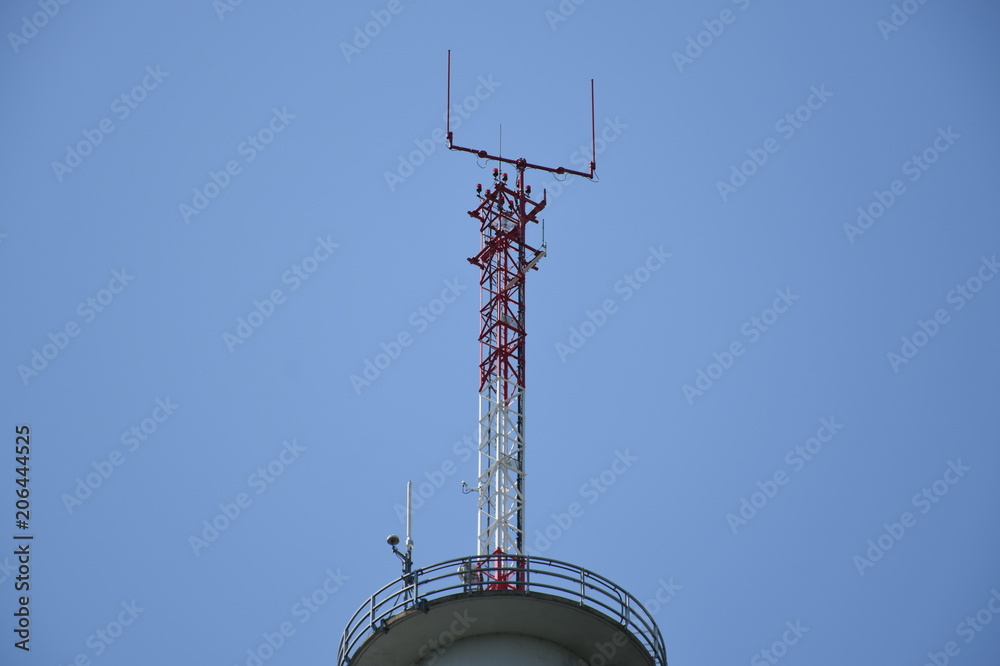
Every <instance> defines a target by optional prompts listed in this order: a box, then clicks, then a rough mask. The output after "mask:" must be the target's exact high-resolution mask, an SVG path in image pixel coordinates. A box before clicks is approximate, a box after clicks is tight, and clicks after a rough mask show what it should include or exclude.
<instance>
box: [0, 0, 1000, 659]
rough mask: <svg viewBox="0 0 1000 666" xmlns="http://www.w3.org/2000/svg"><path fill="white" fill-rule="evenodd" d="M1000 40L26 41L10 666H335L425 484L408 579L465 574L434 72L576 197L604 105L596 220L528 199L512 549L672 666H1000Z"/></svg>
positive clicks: (714, 28)
mask: <svg viewBox="0 0 1000 666" xmlns="http://www.w3.org/2000/svg"><path fill="white" fill-rule="evenodd" d="M998 19H1000V14H998V10H997V8H996V7H995V6H994V5H993V4H992V3H988V2H983V1H973V0H959V1H956V2H943V1H941V0H928V1H926V2H922V3H921V2H918V1H917V0H907V1H905V2H896V3H893V2H888V1H887V2H860V1H858V0H847V1H846V2H840V3H790V2H784V3H776V2H768V3H765V2H759V1H758V0H736V1H734V2H730V1H729V0H714V1H700V0H699V1H698V2H688V3H666V4H660V3H609V2H599V1H598V0H589V1H587V2H580V3H577V2H573V1H571V0H564V1H563V2H562V3H559V2H557V1H556V0H552V1H551V2H539V3H529V2H521V1H516V0H515V1H513V2H507V3H504V4H503V5H496V4H486V3H457V2H451V3H421V2H413V1H412V0H399V1H398V2H397V1H396V0H392V1H391V2H390V1H388V0H387V1H384V2H383V1H379V2H365V3H336V4H334V3H327V4H325V5H322V6H320V5H319V4H317V3H264V2H253V1H251V0H246V1H244V2H242V3H239V4H230V2H229V1H228V0H219V1H218V2H214V3H213V2H212V1H210V0H198V1H196V2H176V3H169V4H166V3H155V4H154V3H125V2H105V3H99V4H94V3H82V2H69V3H67V4H60V3H59V2H58V1H57V0H41V1H40V2H39V1H37V0H36V1H33V2H24V1H21V0H18V1H17V2H12V3H7V4H6V5H5V7H4V9H3V10H0V25H2V26H3V33H4V35H5V42H6V44H5V46H4V47H3V48H4V50H5V52H4V54H3V55H2V56H0V67H2V72H3V81H4V83H5V86H4V87H5V90H6V91H7V95H6V99H7V103H5V104H4V105H3V107H2V111H0V114H2V119H3V127H4V151H3V158H2V159H3V164H4V176H5V182H6V187H4V188H3V190H2V194H0V197H2V205H3V210H4V211H5V214H4V216H3V219H2V222H0V234H2V236H0V267H2V268H0V270H2V272H3V273H2V274H3V281H4V283H5V284H8V285H9V287H8V288H7V289H6V290H5V291H4V296H3V299H4V310H5V311H6V312H7V313H8V315H7V319H6V321H7V324H6V325H5V326H4V327H3V345H2V348H3V350H4V351H3V353H4V357H5V362H4V364H3V373H2V377H3V379H2V383H3V396H4V400H3V416H4V418H3V420H4V423H5V424H6V425H5V426H4V427H5V428H7V429H8V430H7V432H8V435H7V437H8V443H7V444H5V445H4V449H3V450H4V451H6V452H7V453H6V454H5V459H6V460H7V464H8V465H9V469H8V471H7V472H6V474H5V478H6V481H4V482H3V484H5V486H6V487H5V488H0V496H2V497H6V498H7V499H6V500H5V501H4V503H3V504H2V506H3V508H4V510H5V511H7V512H8V513H7V514H6V515H7V516H8V523H7V524H8V525H9V532H8V533H7V536H3V535H4V534H5V533H4V532H0V539H3V540H5V541H6V542H7V543H8V546H5V547H4V548H3V549H2V550H0V552H4V553H13V548H14V540H13V538H12V537H13V536H14V533H15V532H17V533H22V532H27V533H31V534H33V535H34V537H35V538H34V540H33V542H32V545H31V549H32V551H31V553H32V555H31V580H30V585H31V587H30V603H29V608H30V613H31V615H30V617H31V643H30V646H31V650H30V653H24V652H23V651H21V650H18V649H16V648H15V647H14V646H13V642H14V641H13V632H12V629H13V628H14V616H13V613H14V612H15V610H16V609H17V607H18V604H17V596H18V593H16V592H15V590H14V587H13V586H14V583H15V582H16V581H15V575H16V574H15V573H13V570H12V569H11V566H12V565H13V564H14V563H15V562H14V557H13V555H10V554H8V555H6V556H0V565H2V569H0V578H2V579H3V580H2V582H0V590H2V592H0V608H2V613H0V615H2V616H3V617H5V618H6V620H4V623H5V624H4V625H3V626H0V629H2V632H3V634H2V635H4V636H6V637H7V638H6V639H5V641H4V643H3V644H2V646H0V655H2V656H0V662H2V663H4V664H8V663H10V664H17V663H24V664H50V665H51V664H60V665H62V664H71V663H74V662H76V663H81V664H84V663H92V664H100V665H101V666H112V665H114V664H135V663H155V664H160V663H162V664H168V663H177V662H178V661H180V660H184V661H186V662H187V663H193V664H240V665H242V664H247V663H248V661H252V660H251V659H250V657H249V656H248V651H250V652H251V653H253V652H255V651H259V647H260V646H261V645H262V644H264V643H265V640H266V639H265V636H266V635H272V634H273V633H274V632H276V631H278V630H279V628H280V627H281V626H282V625H283V624H284V623H289V625H287V626H291V627H292V628H293V629H294V633H292V634H291V635H289V636H288V637H287V638H286V639H285V640H284V641H283V642H282V644H281V647H280V648H278V649H277V650H276V651H274V654H273V655H272V656H270V658H269V659H267V661H266V663H268V664H274V665H280V664H301V663H309V664H313V663H315V664H319V663H331V662H332V661H333V660H334V659H335V657H336V649H337V641H338V639H339V636H340V633H341V631H342V630H343V627H344V625H345V623H346V621H347V620H348V618H349V617H350V615H351V614H352V613H353V612H354V611H355V610H356V608H357V607H358V606H359V605H360V604H361V603H362V602H363V601H364V600H365V599H366V598H367V597H368V596H369V595H370V594H371V593H372V592H374V591H375V590H376V589H377V588H378V587H380V586H381V585H383V584H384V583H386V582H388V581H389V580H391V579H392V578H393V577H394V576H396V575H397V574H398V562H397V561H396V559H395V558H394V557H392V555H391V553H390V552H389V550H388V547H387V546H386V545H385V543H384V539H385V536H386V535H387V534H388V533H389V532H399V531H401V530H402V524H401V522H400V520H399V514H398V510H397V505H398V504H400V503H401V502H402V501H403V495H404V488H405V483H406V481H407V480H408V479H412V480H413V481H414V483H415V485H416V487H417V493H418V497H419V500H418V502H419V508H418V509H417V511H416V514H415V535H414V536H415V540H416V544H417V545H416V550H415V553H414V554H415V558H416V560H417V565H418V566H419V565H420V564H431V563H434V562H438V561H442V560H445V559H449V558H452V557H458V556H462V555H466V554H471V553H473V552H474V550H475V536H476V532H475V526H474V520H475V515H474V514H475V505H474V500H473V499H472V498H471V496H469V495H463V494H462V492H461V489H460V484H461V482H462V481H463V480H467V481H470V482H471V481H472V480H473V478H474V476H475V473H476V472H475V470H476V465H475V457H474V456H473V455H472V451H473V449H472V448H471V445H470V444H469V442H470V441H472V440H470V439H469V438H470V437H471V438H473V439H474V437H475V429H476V420H477V395H476V390H477V371H478V350H477V343H476V337H477V332H478V325H479V321H478V298H477V294H476V285H477V278H478V275H477V272H476V268H475V267H473V266H471V265H470V264H469V263H468V262H467V261H466V258H467V257H469V256H472V255H474V254H475V253H476V252H477V251H478V243H479V239H478V228H477V225H476V224H475V222H474V221H473V220H472V219H471V218H470V217H469V216H468V215H467V214H466V211H468V210H470V209H472V208H473V207H474V206H475V204H476V199H475V189H474V188H475V185H476V183H478V182H486V181H487V180H488V177H489V176H488V173H489V171H488V170H483V169H480V168H479V166H480V165H477V163H476V160H475V158H474V157H473V156H471V155H468V154H464V153H457V152H455V153H450V154H449V153H448V151H447V150H445V148H444V146H443V145H442V142H441V140H440V139H441V132H442V130H443V129H444V112H445V106H446V105H445V62H446V53H447V50H448V49H451V50H452V57H453V74H452V97H453V102H454V103H455V104H457V105H459V106H457V107H456V112H455V113H456V114H458V117H459V118H461V122H460V123H459V122H458V121H456V120H455V119H454V118H453V121H454V124H455V125H456V126H455V127H453V129H455V131H456V135H455V136H456V141H457V142H458V143H460V144H461V145H467V146H474V147H482V148H484V149H487V150H490V151H494V150H497V149H499V145H498V143H499V133H500V126H501V124H502V127H503V153H504V155H508V156H523V157H526V158H527V159H529V160H530V161H533V162H537V163H542V164H552V165H557V164H563V165H566V166H574V165H576V166H579V164H580V162H581V161H586V158H585V153H586V151H587V150H589V126H588V124H589V117H588V116H589V80H590V79H591V78H593V79H595V81H596V84H595V85H596V91H597V103H596V120H597V126H598V133H599V136H602V138H603V141H602V143H601V144H599V146H598V149H599V150H598V153H599V154H598V156H597V165H598V166H597V173H598V176H599V182H598V183H596V184H595V183H590V182H586V181H584V180H580V179H576V180H573V179H570V180H567V181H566V182H562V183H558V182H555V181H554V179H553V177H552V176H550V175H546V174H541V173H533V174H530V175H529V178H528V182H529V184H531V185H532V187H533V189H535V190H536V191H539V190H541V189H543V188H546V189H547V192H548V199H549V205H548V207H547V208H546V210H545V222H546V224H545V241H546V243H547V247H548V256H547V257H545V258H544V259H543V260H542V261H541V263H540V264H539V268H540V270H539V271H537V272H536V273H533V274H532V275H531V281H530V284H529V287H528V320H529V336H528V359H529V360H528V381H529V388H528V391H529V394H528V395H529V397H528V405H529V407H528V409H529V412H528V416H527V424H528V426H527V428H528V429H527V437H528V445H527V446H528V449H527V451H528V452H527V466H528V475H529V476H528V482H527V489H528V509H527V530H528V533H529V544H530V545H531V552H533V553H535V554H539V555H544V556H547V557H552V558H556V559H560V560H567V561H570V562H573V563H576V564H579V565H581V566H584V567H587V568H589V569H592V570H595V571H597V572H599V573H601V574H603V575H605V576H607V577H609V578H611V579H612V580H615V581H616V582H618V583H619V584H621V585H622V586H624V587H625V588H626V589H628V590H630V591H631V592H632V593H633V594H634V595H636V596H637V597H639V598H640V599H651V600H655V599H656V597H655V595H656V593H657V591H658V590H667V589H670V590H672V591H671V592H670V593H669V595H668V594H666V593H665V592H661V595H660V597H661V599H663V597H665V596H666V597H668V601H667V602H666V603H660V602H657V603H656V608H655V611H656V612H655V618H656V620H657V621H658V622H659V624H660V627H661V630H662V631H663V634H664V638H665V641H666V646H667V652H668V655H669V657H670V661H671V663H672V664H674V665H681V666H683V665H684V664H695V663H750V664H760V663H770V662H769V661H768V658H767V656H766V655H765V653H764V652H763V651H764V650H769V651H772V652H771V653H769V654H778V653H780V662H781V663H782V664H788V666H793V665H794V664H812V665H815V664H833V663H838V662H839V661H841V660H842V658H843V657H842V655H843V654H844V653H845V650H849V651H850V655H851V658H852V659H853V660H855V661H859V662H862V663H877V662H880V661H881V662H885V661H890V662H892V663H900V664H915V665H918V664H925V663H930V662H929V660H930V657H929V654H930V655H936V654H939V653H943V654H947V655H949V660H950V661H949V663H957V664H962V665H968V666H972V665H979V664H983V665H986V664H995V663H996V659H997V656H998V654H1000V621H993V622H991V623H989V624H986V623H985V621H986V620H994V619H995V618H994V615H995V614H996V611H995V610H993V609H997V610H1000V592H997V590H1000V567H998V562H1000V539H998V535H997V521H996V515H997V509H998V508H1000V485H998V484H997V483H996V478H997V473H998V471H1000V454H998V448H997V444H998V436H997V432H998V428H997V425H998V422H997V401H998V398H1000V390H998V384H997V381H996V376H997V370H998V368H1000V354H998V351H997V346H996V339H997V324H998V303H1000V280H997V279H994V278H996V275H997V272H998V271H1000V267H998V265H997V258H998V253H1000V233H998V231H997V213H996V210H995V202H994V201H993V199H994V198H995V194H991V192H992V193H995V191H996V174H997V166H996V159H997V155H998V154H1000V141H998V139H1000V135H998V133H997V131H996V120H995V117H996V113H995V109H996V106H997V102H998V83H997V75H996V74H997V66H998V64H1000V48H998V46H997V41H996V38H995V35H996V32H997V28H998ZM366 30H367V34H366ZM489 166H491V165H489ZM539 231H540V230H539ZM536 240H540V238H539V237H538V236H536ZM568 350H571V351H568ZM380 355H384V356H380ZM369 364H371V366H372V368H371V369H368V379H365V381H364V382H360V381H356V380H355V381H352V376H355V377H360V378H362V379H364V377H365V374H364V373H365V371H366V367H368V365H369ZM376 364H378V365H380V366H382V367H381V368H379V367H376ZM376 371H377V372H376ZM21 424H27V425H29V426H30V431H31V438H32V439H31V459H30V501H31V520H30V528H29V529H28V530H23V531H22V530H18V529H16V528H15V527H14V515H13V514H14V511H15V506H14V503H15V501H16V499H17V498H16V495H15V490H16V488H17V487H18V486H16V485H15V479H16V472H15V469H14V468H15V467H16V466H17V463H16V461H15V459H14V458H15V455H14V453H13V451H14V445H15V441H14V440H15V434H14V429H15V427H16V426H18V425H21ZM625 461H627V463H626V462H625ZM573 504H577V505H578V509H577V510H576V511H575V514H576V517H575V518H574V519H573V522H572V524H571V525H569V526H568V527H566V528H565V529H563V528H562V527H560V521H559V516H560V514H562V513H566V512H567V511H568V510H569V508H570V507H571V506H572V505H573ZM741 512H742V513H741ZM226 514H229V515H228V516H227V515H226ZM213 522H215V523H216V525H219V526H224V527H223V528H222V529H217V530H216V531H215V532H214V533H213V532H212V530H211V529H208V528H206V524H208V525H211V523H213ZM563 524H565V521H563ZM213 529H214V528H213ZM213 534H214V536H212V535H213ZM546 535H548V536H546ZM199 540H200V541H199ZM869 542H871V543H869ZM303 599H305V600H306V601H303ZM318 600H322V603H319V602H318ZM991 600H992V601H991ZM977 613H978V617H979V620H976V617H977ZM967 618H972V623H971V624H970V623H969V620H967ZM996 619H998V620H1000V618H996ZM789 626H793V627H801V628H804V629H805V630H803V629H801V628H800V629H798V631H797V632H791V633H789V632H790V631H791V630H790V629H789ZM974 626H975V627H979V629H974V628H973V627H974ZM112 635H113V636H112ZM793 641H794V642H793Z"/></svg>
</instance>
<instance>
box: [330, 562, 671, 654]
mask: <svg viewBox="0 0 1000 666" xmlns="http://www.w3.org/2000/svg"><path fill="white" fill-rule="evenodd" d="M485 591H495V592H494V593H496V594H504V595H508V594H509V595H515V596H516V595H521V596H531V594H532V593H536V592H537V593H544V594H548V595H552V596H556V597H560V598H563V599H567V600H569V601H573V602H575V603H577V604H579V605H580V606H584V607H587V608H590V609H593V610H595V611H597V612H599V613H601V614H602V615H605V616H607V617H609V618H610V619H612V620H614V621H615V622H617V623H618V624H619V625H621V627H622V628H624V629H626V630H628V631H629V632H630V633H631V634H632V635H633V636H635V637H636V638H637V639H638V640H639V642H640V643H641V644H642V645H643V647H644V648H645V649H646V650H647V651H648V652H649V654H650V655H651V656H652V657H653V661H654V663H655V664H656V665H657V666H666V664H667V655H666V649H665V648H664V645H663V636H662V635H661V634H660V630H659V628H658V627H657V626H656V622H654V621H653V617H652V615H650V613H649V611H647V610H646V608H645V607H644V606H643V605H642V604H641V603H640V602H639V600H638V599H636V598H635V597H634V596H632V595H631V594H629V593H628V592H626V591H625V590H624V589H622V588H621V587H619V586H618V585H616V584H615V583H613V582H611V581H610V580H608V579H607V578H605V577H604V576H601V575H599V574H596V573H594V572H592V571H588V570H587V569H584V568H582V567H578V566H576V565H573V564H569V563H566V562H560V561H558V560H551V559H548V558H544V557H528V556H523V555H516V556H514V555H504V554H494V555H476V556H470V557H463V558H458V559H454V560H447V561H445V562H440V563H438V564H433V565H431V566H429V567H424V568H421V569H417V570H415V571H413V573H411V574H410V575H409V576H400V577H399V578H397V579H396V580H394V581H392V582H391V583H389V584H388V585H385V586H384V587H382V588H381V589H379V590H378V591H377V592H375V594H373V595H372V596H371V598H369V599H368V600H367V601H366V602H365V603H364V604H362V606H361V608H359V609H358V611H357V612H356V613H355V614H354V615H353V616H352V617H351V619H350V621H349V622H348V623H347V628H346V629H345V630H344V635H343V636H342V637H341V639H340V646H339V649H338V655H337V664H338V666H347V664H349V663H350V660H351V656H352V655H353V654H354V651H355V649H356V648H357V647H358V646H359V645H360V644H361V642H362V641H364V640H365V639H366V638H368V637H369V636H371V635H372V634H374V633H376V632H378V631H381V630H383V627H385V625H386V623H387V622H388V620H389V619H390V618H392V617H394V616H396V615H398V614H400V613H403V612H406V611H411V610H424V611H426V610H427V608H428V604H429V603H430V602H431V601H433V600H435V599H442V598H444V597H454V596H456V595H458V596H461V595H466V596H474V595H476V594H479V593H482V592H485Z"/></svg>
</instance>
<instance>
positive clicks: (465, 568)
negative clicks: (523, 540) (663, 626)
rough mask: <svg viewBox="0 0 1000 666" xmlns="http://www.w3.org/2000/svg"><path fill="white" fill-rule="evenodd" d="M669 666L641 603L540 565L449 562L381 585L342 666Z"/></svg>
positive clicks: (581, 575) (594, 578)
mask: <svg viewBox="0 0 1000 666" xmlns="http://www.w3.org/2000/svg"><path fill="white" fill-rule="evenodd" d="M432 663H434V664H438V665H439V666H454V665H457V664H472V663H475V664H476V665H477V666H494V665H496V666H500V665H503V666H509V665H510V664H512V663H514V664H519V665H521V666H549V665H558V666H571V665H572V666H666V665H667V657H666V650H665V649H664V644H663V637H662V636H661V635H660V630H659V629H658V628H657V626H656V623H655V622H654V621H653V618H652V616H651V615H650V614H649V612H648V611H647V610H646V608H645V607H643V605H642V604H641V603H640V602H639V600H638V599H636V598H635V597H633V596H632V595H631V594H629V593H628V592H626V591H625V590H624V589H622V588H621V587H619V586H618V585H616V584H615V583H613V582H611V581H610V580H608V579H607V578H604V577H603V576H600V575H598V574H596V573H593V572H591V571H588V570H586V569H583V568H581V567H578V566H575V565H572V564H568V563H566V562H560V561H558V560H551V559H547V558H541V557H528V556H511V555H504V554H494V555H489V556H474V557H465V558H459V559H454V560H448V561H445V562H441V563H438V564H434V565H431V566H429V567H424V568H421V569H417V570H415V571H413V573H412V574H410V575H409V576H401V577H400V578H397V579H396V580H394V581H392V582H391V583H389V584H388V585H386V586H384V587H382V588H381V589H380V590H378V591H377V592H375V594H374V595H372V597H371V598H369V599H368V600H367V601H366V602H365V603H364V604H363V605H362V606H361V608H359V609H358V611H357V612H356V613H355V614H354V616H353V617H352V618H351V619H350V621H349V622H348V625H347V628H346V629H345V631H344V635H343V637H342V638H341V641H340V647H339V653H338V657H337V664H338V666H348V665H349V666H410V665H411V664H412V665H414V666H423V665H425V664H432Z"/></svg>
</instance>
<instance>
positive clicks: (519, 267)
mask: <svg viewBox="0 0 1000 666" xmlns="http://www.w3.org/2000/svg"><path fill="white" fill-rule="evenodd" d="M447 105H448V110H447V113H446V116H447V120H446V123H447V129H446V132H447V134H446V137H447V140H448V148H449V149H451V150H457V151H461V152H466V153H472V154H473V155H475V156H476V157H477V158H478V159H480V160H485V161H487V162H489V161H495V162H496V164H497V167H495V168H494V169H493V183H492V185H490V186H489V187H488V188H487V189H486V191H485V192H483V186H482V184H479V185H477V186H476V195H477V197H478V199H479V205H478V206H477V207H476V208H475V209H474V210H471V211H469V215H470V216H471V217H473V218H475V219H476V220H478V221H479V225H480V233H481V234H482V242H481V243H480V250H479V253H478V254H477V255H476V256H474V257H471V258H469V262H470V263H472V264H475V265H476V266H478V267H479V269H480V279H479V287H480V292H479V293H480V300H479V312H480V323H481V326H480V332H479V477H478V480H477V483H476V486H475V487H471V486H470V485H469V484H465V483H463V484H462V486H463V490H464V491H466V492H472V493H477V495H478V513H477V522H476V531H477V541H478V553H479V555H497V557H498V562H499V560H500V559H501V556H504V555H507V556H521V555H524V554H525V534H526V532H525V519H524V514H525V482H526V473H525V386H526V365H525V338H526V336H527V331H526V327H525V282H526V278H527V275H528V272H529V271H532V270H538V266H537V264H538V262H539V260H541V258H542V257H544V256H545V243H544V231H543V238H542V244H541V245H540V246H539V247H535V246H533V245H532V244H530V243H529V242H528V228H529V227H530V226H531V224H532V223H538V221H539V220H538V217H537V216H538V214H539V213H541V212H542V210H543V209H544V208H545V205H546V194H545V191H544V190H543V191H542V196H541V197H540V198H536V199H533V198H532V194H531V186H530V185H528V184H527V183H526V182H525V173H526V172H527V171H528V170H529V169H534V170H537V171H545V172H548V173H553V174H557V175H560V176H563V175H573V176H580V177H583V178H588V179H591V180H592V179H593V178H594V173H595V170H596V168H597V162H596V159H597V157H596V150H595V148H596V143H595V141H596V133H595V128H594V80H593V79H591V80H590V141H591V161H590V170H589V171H577V170H574V169H569V168H567V167H563V166H557V167H549V166H543V165H541V164H536V163H533V162H529V161H528V160H526V159H525V158H523V157H521V158H517V159H511V158H509V157H504V156H503V125H501V126H500V150H499V151H498V154H497V155H491V154H490V153H489V152H488V151H486V150H481V149H476V148H468V147H465V146H460V145H457V144H456V143H455V137H454V133H453V132H452V131H451V51H450V50H449V51H448V86H447ZM505 164H506V165H511V166H512V167H513V168H514V170H515V172H516V177H515V180H514V182H513V183H510V182H509V180H508V177H507V174H506V173H504V172H503V165H505ZM497 566H499V564H498V565H497Z"/></svg>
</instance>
